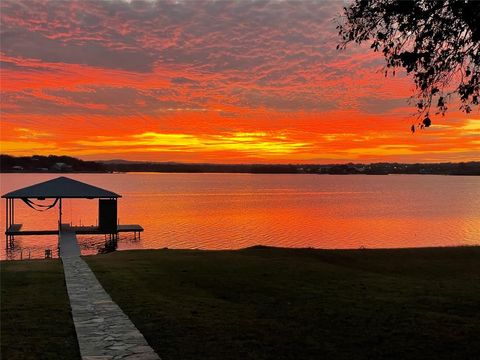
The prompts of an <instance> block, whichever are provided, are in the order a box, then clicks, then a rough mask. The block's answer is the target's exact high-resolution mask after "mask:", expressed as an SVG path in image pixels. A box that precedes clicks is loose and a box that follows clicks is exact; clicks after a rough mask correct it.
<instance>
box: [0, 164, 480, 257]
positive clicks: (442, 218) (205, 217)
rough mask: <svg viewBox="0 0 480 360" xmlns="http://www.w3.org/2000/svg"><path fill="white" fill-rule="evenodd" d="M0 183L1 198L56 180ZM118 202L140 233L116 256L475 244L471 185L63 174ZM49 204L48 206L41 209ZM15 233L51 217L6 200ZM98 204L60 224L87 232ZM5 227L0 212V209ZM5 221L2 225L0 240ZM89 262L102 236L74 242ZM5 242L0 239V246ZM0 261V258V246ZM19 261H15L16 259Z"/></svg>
mask: <svg viewBox="0 0 480 360" xmlns="http://www.w3.org/2000/svg"><path fill="white" fill-rule="evenodd" d="M57 176H58V175H57V174H1V193H2V194H4V193H6V192H8V191H11V190H14V189H17V188H21V187H24V186H28V185H31V184H34V183H37V182H41V181H45V180H49V179H52V178H55V177H57ZM67 176H69V177H71V178H74V179H77V180H80V181H84V182H87V183H90V184H92V185H96V186H99V187H103V188H106V189H108V190H112V191H114V192H117V193H119V194H121V195H122V196H123V198H121V199H120V200H119V219H120V223H123V224H140V225H142V226H143V227H144V228H145V232H144V233H143V234H142V236H141V239H140V240H139V239H134V238H133V235H126V234H122V235H121V236H120V241H119V244H118V249H119V250H122V249H155V248H164V247H168V248H198V249H238V248H243V247H248V246H253V245H258V244H262V245H270V246H285V247H315V248H360V247H366V248H392V247H422V246H448V245H479V244H480V177H453V176H452V177H450V176H425V175H423V176H422V175H390V176H341V175H340V176H333V175H332V176H328V175H323V176H320V175H250V174H152V173H148V174H147V173H131V174H68V175H67ZM46 202H49V201H46ZM15 203H16V205H15V206H16V208H15V211H16V212H15V220H16V223H22V224H24V227H23V229H35V230H37V229H55V228H56V224H57V218H58V210H57V209H56V208H55V209H52V210H49V211H46V212H43V213H40V212H36V211H34V210H32V209H30V208H29V207H27V206H26V205H25V204H24V203H23V202H21V201H19V200H16V201H15ZM97 211H98V200H81V199H79V200H64V222H71V223H73V224H74V225H76V224H78V225H79V224H82V225H93V224H96V222H97ZM1 216H2V217H3V219H4V218H5V204H2V207H1ZM4 229H5V221H4V220H3V221H2V235H3V232H4ZM79 239H80V243H81V247H82V252H83V253H84V254H92V253H97V252H98V250H99V249H101V248H102V246H103V244H104V238H103V236H82V237H80V238H79ZM2 240H3V241H5V237H4V236H2ZM56 244H57V238H56V236H48V237H45V236H24V237H16V248H15V251H14V252H13V253H11V254H9V255H8V256H7V257H9V258H19V257H20V256H22V257H23V258H26V257H28V256H31V257H32V258H33V257H43V254H44V250H45V249H46V248H51V249H54V250H55V249H56ZM1 248H2V252H1V254H0V255H1V257H2V258H5V257H6V254H5V249H4V245H3V246H1ZM21 254H22V255H21Z"/></svg>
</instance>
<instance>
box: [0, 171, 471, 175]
mask: <svg viewBox="0 0 480 360" xmlns="http://www.w3.org/2000/svg"><path fill="white" fill-rule="evenodd" d="M143 173H146V174H249V175H359V176H389V175H430V176H432V175H435V176H480V174H429V173H388V174H381V173H378V174H377V173H370V174H362V173H358V174H341V173H338V174H335V173H332V174H330V173H324V174H316V173H298V172H291V173H287V172H285V173H279V172H270V173H268V172H245V171H231V172H227V171H71V172H55V171H0V174H58V175H68V174H111V175H118V174H143Z"/></svg>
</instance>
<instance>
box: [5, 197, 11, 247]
mask: <svg viewBox="0 0 480 360" xmlns="http://www.w3.org/2000/svg"><path fill="white" fill-rule="evenodd" d="M9 201H10V199H5V230H6V231H8V227H9V226H8V222H9V216H10V210H9V209H8V205H9ZM5 250H8V233H7V234H5Z"/></svg>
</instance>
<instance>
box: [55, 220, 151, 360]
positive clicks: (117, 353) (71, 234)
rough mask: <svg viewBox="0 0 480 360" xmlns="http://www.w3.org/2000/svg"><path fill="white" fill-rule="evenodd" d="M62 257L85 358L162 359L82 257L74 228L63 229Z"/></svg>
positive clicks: (83, 359)
mask: <svg viewBox="0 0 480 360" xmlns="http://www.w3.org/2000/svg"><path fill="white" fill-rule="evenodd" d="M60 257H61V259H62V262H63V269H64V272H65V281H66V284H67V291H68V296H69V298H70V305H71V307H72V315H73V322H74V324H75V330H76V333H77V339H78V344H79V347H80V354H81V356H82V360H100V359H101V360H116V359H122V360H123V359H125V360H134V359H142V360H159V359H160V357H159V356H158V355H157V354H156V353H155V351H154V350H153V349H152V348H151V347H150V346H149V345H148V343H147V341H146V340H145V338H144V337H143V335H142V334H141V333H140V331H139V330H138V329H137V328H136V327H135V325H134V324H133V323H132V322H131V321H130V319H129V318H128V316H127V315H125V313H124V312H123V311H122V310H121V309H120V307H119V306H118V305H117V304H116V303H115V302H114V301H113V300H112V299H111V297H110V296H109V295H108V293H107V292H106V291H105V290H104V288H103V287H102V285H101V284H100V283H99V282H98V280H97V278H96V277H95V275H94V273H93V272H92V270H90V268H89V267H88V265H87V263H86V262H85V261H83V259H82V258H81V257H80V249H79V247H78V243H77V239H76V234H75V231H74V229H65V230H63V229H62V231H61V233H60Z"/></svg>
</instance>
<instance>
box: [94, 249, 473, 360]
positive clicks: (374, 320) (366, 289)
mask: <svg viewBox="0 0 480 360" xmlns="http://www.w3.org/2000/svg"><path fill="white" fill-rule="evenodd" d="M86 260H87V262H88V264H89V265H90V266H91V268H92V269H93V270H94V271H95V273H96V275H97V277H98V278H99V280H100V281H101V283H102V284H103V286H104V287H105V289H106V290H107V291H108V292H109V293H110V294H111V296H112V298H113V299H114V300H115V301H116V302H117V303H118V304H119V305H120V307H121V308H122V309H123V310H124V311H125V313H126V314H127V315H128V316H129V317H130V318H131V319H132V320H133V322H134V323H135V324H136V326H137V327H138V328H139V329H140V331H141V332H142V333H143V334H144V335H145V337H146V338H147V340H148V342H149V343H150V345H152V347H153V348H154V349H155V350H156V351H157V352H158V353H159V354H160V356H161V357H162V359H164V360H169V359H182V360H183V359H258V360H261V359H436V360H437V359H477V358H478V355H479V354H480V340H479V339H480V248H479V247H459V248H437V249H404V250H351V251H349V250H347V251H327V250H308V249H306V250H298V249H297V250H293V249H271V248H266V249H265V248H256V249H246V250H241V251H194V250H191V251H190V250H158V251H125V252H117V253H112V254H107V255H100V256H92V257H87V258H86Z"/></svg>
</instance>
